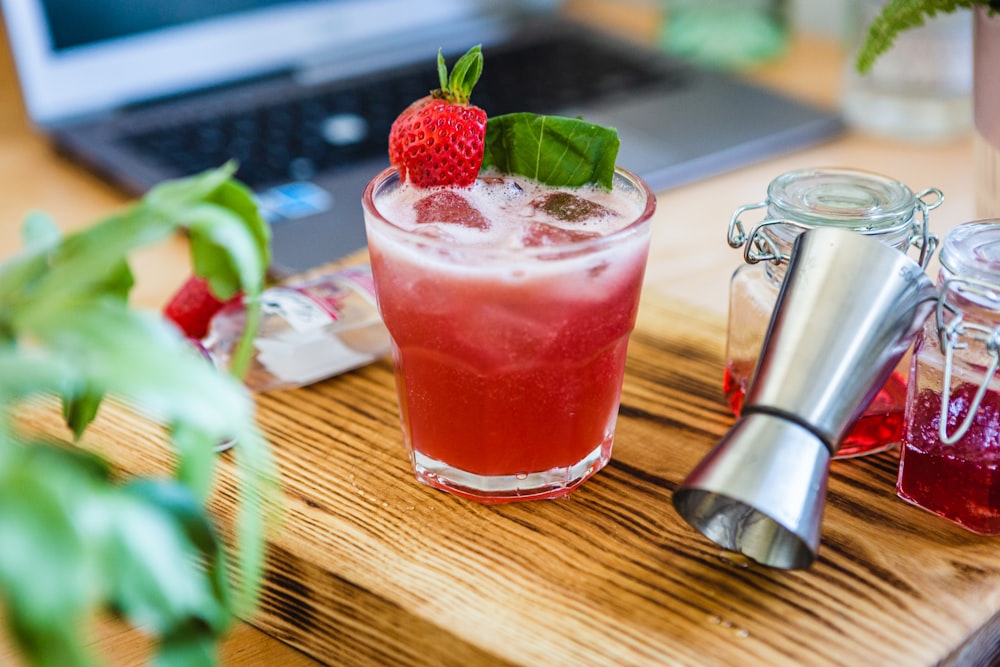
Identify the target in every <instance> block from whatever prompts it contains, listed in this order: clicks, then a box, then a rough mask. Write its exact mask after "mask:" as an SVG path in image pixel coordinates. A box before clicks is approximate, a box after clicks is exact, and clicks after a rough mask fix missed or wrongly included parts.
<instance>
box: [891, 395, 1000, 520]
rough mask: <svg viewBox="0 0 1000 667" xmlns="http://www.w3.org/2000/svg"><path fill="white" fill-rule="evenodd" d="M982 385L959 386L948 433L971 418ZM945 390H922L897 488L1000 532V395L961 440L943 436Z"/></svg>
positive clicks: (910, 418)
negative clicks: (940, 432)
mask: <svg viewBox="0 0 1000 667" xmlns="http://www.w3.org/2000/svg"><path fill="white" fill-rule="evenodd" d="M976 391H977V387H976V385H974V384H971V383H963V384H960V385H958V386H957V387H956V388H955V390H954V391H953V392H952V395H951V400H950V403H949V406H948V424H947V426H948V431H947V432H948V433H949V434H951V433H954V432H955V431H957V430H958V427H959V425H960V424H961V423H962V422H963V421H964V420H965V418H966V415H967V414H968V411H969V405H970V403H971V402H972V399H973V397H974V396H975V394H976ZM940 421H941V393H940V392H938V391H935V390H932V389H924V390H921V391H920V393H919V394H917V396H916V399H915V401H914V402H913V404H912V405H911V408H910V413H909V414H908V415H907V423H906V427H905V432H904V435H903V447H902V451H901V458H900V464H899V480H898V482H897V485H896V491H897V493H898V494H899V497H900V498H903V499H904V500H907V501H909V502H911V503H913V504H915V505H918V506H920V507H922V508H924V509H926V510H928V511H930V512H933V513H934V514H937V515H939V516H942V517H944V518H946V519H950V520H951V521H954V522H955V523H957V524H959V525H960V526H963V527H965V528H967V529H969V530H971V531H973V532H976V533H981V534H983V535H996V534H1000V470H998V468H1000V394H998V393H997V392H995V391H992V390H989V391H987V392H986V395H985V396H984V397H983V402H982V404H981V405H980V406H979V409H978V410H977V411H976V416H975V417H974V418H973V421H972V426H971V427H970V428H969V431H968V432H967V433H966V434H965V435H964V436H963V437H962V438H961V439H960V440H959V441H958V442H956V443H955V444H953V445H946V444H944V443H942V442H941V441H940V439H939V437H938V425H939V424H940Z"/></svg>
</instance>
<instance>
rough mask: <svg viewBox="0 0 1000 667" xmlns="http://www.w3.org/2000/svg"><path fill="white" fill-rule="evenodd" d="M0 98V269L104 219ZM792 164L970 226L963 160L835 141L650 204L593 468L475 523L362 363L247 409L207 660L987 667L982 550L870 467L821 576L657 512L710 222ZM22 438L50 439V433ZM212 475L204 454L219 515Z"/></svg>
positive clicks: (713, 426)
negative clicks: (845, 169)
mask: <svg viewBox="0 0 1000 667" xmlns="http://www.w3.org/2000/svg"><path fill="white" fill-rule="evenodd" d="M842 61H843V54H842V53H841V52H840V50H839V48H838V47H837V46H836V45H835V44H831V43H827V42H823V41H820V40H813V39H804V38H800V39H797V40H796V41H795V43H794V44H793V47H792V49H791V51H790V54H789V55H788V56H787V57H786V58H784V59H782V60H781V61H780V62H778V63H775V64H773V65H769V66H767V67H765V68H762V69H761V70H759V71H757V72H754V73H753V74H752V75H753V76H754V77H755V78H757V79H758V80H760V81H763V82H765V83H766V84H768V85H774V86H776V87H779V88H782V89H785V90H788V91H790V92H792V93H793V94H795V95H798V96H800V97H802V98H805V99H809V100H813V101H816V102H818V103H821V104H827V105H833V104H835V103H836V95H837V90H838V87H839V76H840V68H841V63H842ZM0 95H2V99H3V100H4V104H3V105H2V107H0V187H2V188H3V190H2V191H3V194H4V196H3V197H0V258H3V257H6V256H9V255H10V254H12V253H13V252H14V251H15V250H16V249H17V248H18V247H19V246H20V242H19V240H18V233H17V227H18V225H19V221H20V219H21V218H22V217H23V214H24V213H25V212H26V211H27V210H29V209H32V208H40V209H43V210H46V211H47V212H49V213H50V214H51V215H52V216H53V217H54V218H55V219H56V220H58V221H59V222H60V223H61V224H62V225H63V226H64V227H66V228H73V227H77V226H80V225H83V224H86V223H88V222H90V221H92V220H94V219H95V218H97V217H98V216H101V215H103V214H106V213H107V212H108V211H110V210H112V209H113V208H115V207H117V206H120V205H121V204H122V203H123V202H124V201H125V200H124V199H123V197H122V196H121V195H120V194H119V193H117V192H115V191H114V190H112V189H111V188H109V187H107V186H106V185H104V184H102V183H100V182H99V181H97V180H96V179H94V178H93V177H91V176H89V175H88V174H86V173H84V172H83V171H81V170H79V169H78V168H76V167H74V166H73V165H71V164H69V163H67V162H64V161H62V160H61V159H59V158H57V157H55V156H54V155H53V154H52V153H51V152H50V151H49V149H48V148H47V146H46V145H45V143H44V142H43V141H42V139H40V138H39V137H38V136H37V135H35V134H34V133H32V132H31V131H30V130H29V128H28V127H27V124H26V122H25V120H24V117H23V114H22V113H21V111H20V107H19V105H18V103H17V97H16V92H15V87H14V78H13V73H12V71H11V68H10V63H9V60H8V59H7V58H6V50H4V60H3V61H2V62H0ZM803 166H850V167H861V168H866V169H870V170H873V171H878V172H882V173H885V174H887V175H891V176H893V177H895V178H898V179H900V180H902V181H904V182H905V183H907V184H909V185H911V187H913V188H914V189H921V188H924V187H928V186H931V185H933V186H936V187H939V188H941V189H942V190H943V191H944V192H945V195H946V203H945V205H944V206H942V207H941V208H940V209H939V210H938V211H935V213H934V215H933V227H934V229H935V231H937V232H938V233H943V232H944V231H946V230H947V229H948V228H950V227H951V226H953V225H955V224H957V223H959V222H963V221H965V220H969V219H972V218H973V217H974V215H975V214H974V211H973V199H972V167H971V142H970V141H969V140H962V141H958V142H954V143H950V144H946V145H934V146H910V145H901V144H897V143H891V142H888V141H883V140H879V139H875V138H872V137H866V136H862V135H859V134H854V133H848V134H846V135H845V136H844V137H842V138H839V139H837V140H835V141H832V142H829V143H827V144H824V145H822V146H818V147H815V148H812V149H809V150H803V151H799V152H796V153H794V154H791V155H787V156H783V157H779V158H775V159H772V160H768V161H766V162H764V163H762V164H759V165H755V166H753V167H749V168H745V169H741V170H739V171H737V172H733V173H730V174H727V175H724V176H719V177H716V178H712V179H708V180H706V181H703V182H700V183H697V184H694V185H689V186H685V187H683V188H678V189H676V190H671V191H667V192H662V193H659V209H658V212H657V214H656V218H655V223H654V225H655V226H654V241H653V249H652V252H651V256H650V263H649V269H648V274H647V281H646V285H645V291H644V301H643V306H642V309H641V311H640V316H639V323H638V326H637V329H636V332H635V335H634V337H633V339H632V344H631V347H630V358H629V364H628V372H627V378H626V382H625V389H624V396H623V403H622V411H621V420H620V424H619V429H618V432H617V438H616V445H615V453H614V458H613V460H612V462H611V464H610V465H609V466H608V468H607V469H605V470H604V471H602V472H601V473H600V474H599V475H597V476H596V477H595V478H594V479H592V480H590V481H589V482H588V483H587V484H586V485H584V487H582V488H581V489H580V490H579V491H577V492H576V493H574V494H573V495H572V496H571V497H569V498H566V499H562V500H558V501H547V502H536V503H525V504H515V505H506V506H481V505H478V504H475V503H471V502H468V501H463V500H460V499H457V498H454V497H452V496H449V495H446V494H443V493H440V492H437V491H434V490H432V489H429V488H426V487H423V486H421V485H419V484H417V483H416V482H415V481H414V480H413V478H412V475H411V473H410V471H409V468H408V463H407V461H406V459H405V454H404V452H403V447H402V442H401V436H400V433H399V428H398V424H397V413H396V407H395V398H394V394H393V389H392V375H391V368H390V366H389V364H388V362H386V361H381V362H379V363H376V364H373V365H371V366H369V367H367V368H364V369H361V370H359V371H357V372H353V373H349V374H347V375H344V376H341V377H338V378H334V379H332V380H330V381H327V382H323V383H320V384H317V385H314V386H312V387H309V388H306V389H302V390H297V391H292V392H276V393H273V394H268V395H262V396H261V397H260V400H259V407H260V420H261V423H262V425H263V427H264V429H265V431H266V432H267V434H268V436H269V438H270V440H271V442H272V445H273V448H274V451H275V453H276V455H277V456H278V458H279V461H280V464H281V471H282V476H283V483H284V488H285V491H286V500H287V512H288V513H287V517H286V521H285V525H284V526H283V529H282V530H281V532H280V533H278V534H276V535H275V536H274V538H273V540H272V542H271V545H270V550H271V559H270V570H269V578H268V582H267V586H266V589H265V595H264V599H263V604H262V608H261V610H260V613H259V614H258V615H257V616H256V617H254V618H251V619H248V620H249V622H250V624H252V626H256V627H252V626H251V625H246V624H244V625H241V626H239V627H238V628H237V630H236V631H235V632H234V634H233V636H232V637H231V638H230V639H229V640H228V641H227V642H226V644H225V646H224V651H225V653H224V656H225V660H226V663H227V664H240V665H242V664H275V665H278V664H280V665H292V666H295V665H307V664H313V661H312V659H310V658H308V657H306V654H309V655H311V656H313V657H314V658H315V659H317V660H319V661H322V662H325V663H328V664H334V665H393V664H401V665H409V664H432V665H479V664H483V665H529V664H595V665H649V664H717V665H731V664H761V665H779V664H788V665H799V664H810V665H812V664H831V665H859V664H879V665H890V664H898V665H920V664H933V663H935V662H937V661H942V660H950V661H953V662H956V664H958V663H959V662H960V661H961V660H963V659H964V658H968V656H969V653H964V654H963V653H960V652H959V651H962V650H965V651H969V652H975V651H981V650H986V649H990V648H991V647H992V644H991V642H993V643H995V642H996V634H997V626H998V623H1000V621H998V616H997V615H998V613H1000V560H998V559H997V558H996V554H997V552H998V551H997V547H998V544H1000V543H998V542H997V541H995V540H990V539H986V538H981V537H976V536H973V535H971V534H969V533H966V532H964V531H962V530H960V529H958V528H955V527H953V526H952V525H951V524H949V523H947V522H945V521H942V520H939V519H937V518H935V517H933V516H931V515H929V514H927V513H925V512H922V511H920V510H918V509H916V508H914V507H911V506H909V505H907V504H905V503H903V502H902V501H900V500H898V499H897V498H896V497H895V495H894V488H893V484H894V476H895V465H896V462H895V455H894V454H892V453H887V454H881V455H878V456H873V457H868V458H865V459H862V460H855V461H851V462H838V463H836V464H834V466H833V468H832V471H831V481H830V494H829V499H828V508H827V513H826V516H825V520H824V526H823V542H822V545H821V549H820V558H819V560H818V561H817V562H816V564H815V565H814V566H813V567H812V568H810V569H809V570H807V571H801V572H783V571H776V570H769V569H767V568H763V567H760V566H758V565H755V564H753V563H752V562H748V561H747V559H745V558H743V557H740V556H736V555H734V554H730V553H726V552H724V551H722V550H721V549H719V548H718V547H716V546H715V545H713V544H712V543H710V542H708V541H707V540H705V539H704V538H702V537H701V536H700V535H699V534H697V533H696V532H695V531H694V530H693V529H691V528H690V527H689V526H687V524H685V523H684V522H683V521H682V520H681V519H680V518H679V517H678V515H677V514H676V513H675V512H674V510H673V508H672V506H671V504H670V494H671V492H672V491H673V489H674V488H676V486H677V484H678V483H679V482H680V481H681V479H683V477H684V476H685V475H686V474H687V472H688V471H689V470H690V469H691V467H693V466H694V465H695V463H696V462H697V461H698V460H699V459H700V458H701V457H702V456H703V455H704V454H705V453H706V452H707V451H708V449H709V448H710V447H711V446H712V444H713V443H714V442H715V441H716V440H717V438H718V437H719V436H721V435H722V434H723V433H724V432H725V431H726V429H727V428H728V427H729V425H730V424H731V423H732V417H731V416H730V415H729V414H728V412H727V411H726V408H725V405H724V403H723V400H722V396H721V391H720V387H719V380H720V378H721V373H722V363H723V341H724V335H725V332H724V313H725V309H726V294H727V290H728V280H729V275H730V273H731V271H732V269H733V268H735V267H736V266H737V265H738V263H739V262H740V261H741V258H740V254H739V253H738V252H737V251H734V250H732V249H730V248H729V247H728V246H727V245H726V243H725V230H726V223H727V221H728V218H729V216H730V214H731V212H732V210H733V209H734V208H735V207H736V206H738V205H740V204H743V203H746V202H751V201H758V200H760V199H761V198H763V195H764V190H765V188H766V186H767V183H768V182H769V181H770V180H771V179H772V178H773V177H774V176H776V175H778V174H780V173H782V172H784V171H787V170H789V169H792V168H797V167H803ZM185 251H186V248H185V245H184V242H183V241H182V240H180V239H177V240H175V241H173V242H171V243H168V244H166V245H165V246H163V247H160V248H157V249H154V250H152V251H149V252H148V253H144V254H143V256H142V257H141V258H139V261H138V262H136V266H135V268H136V272H137V274H138V279H139V285H138V290H137V293H136V297H137V301H138V303H139V304H140V305H145V306H149V307H158V306H159V305H160V304H162V303H163V300H164V299H165V298H166V297H167V296H168V295H169V294H170V293H171V292H172V291H173V289H175V287H176V286H177V285H178V284H179V283H180V282H181V281H183V280H184V278H185V277H186V275H187V273H188V267H187V258H186V254H185ZM27 418H29V419H32V420H34V421H36V422H37V423H39V424H40V425H43V426H46V427H48V428H52V429H56V428H58V418H57V416H56V415H54V414H53V413H51V412H47V411H44V410H42V411H39V413H38V414H32V415H28V416H27ZM156 437H157V436H156V435H155V434H154V433H152V432H151V431H150V427H149V426H148V425H147V424H144V423H143V422H141V421H138V420H136V419H135V418H133V417H132V416H131V415H128V414H127V413H124V412H121V411H116V410H115V409H113V408H111V409H108V410H107V411H106V412H105V413H104V414H102V416H101V418H100V419H99V420H98V422H97V423H96V424H95V425H94V428H93V429H92V430H91V431H90V432H89V434H88V436H87V438H86V440H85V444H86V445H87V446H90V447H93V448H94V449H97V450H99V451H102V452H104V453H106V454H108V455H109V456H111V457H112V458H113V459H114V460H115V461H116V462H117V463H118V464H119V465H121V466H122V468H123V469H124V470H126V471H129V472H136V473H144V472H151V471H156V470H161V469H163V468H164V467H165V466H167V465H168V455H167V452H166V450H165V449H164V448H162V447H158V446H155V442H154V443H153V444H152V445H151V446H150V447H148V448H146V447H136V446H134V444H132V446H126V443H136V442H153V441H155V439H156ZM230 472H231V471H230V469H229V463H228V460H227V459H226V458H225V457H223V458H222V481H221V487H222V491H223V492H222V493H220V494H219V499H218V500H217V501H216V504H215V508H216V510H217V511H218V513H219V514H220V516H221V517H223V518H225V517H227V516H228V507H227V505H226V503H225V500H224V498H225V496H226V493H225V491H226V488H227V486H229V485H231V483H232V482H231V476H230ZM257 628H259V629H260V630H263V632H261V631H260V630H259V629H257ZM273 638H277V639H278V640H281V641H280V642H279V641H275V640H274V639H273ZM97 641H98V642H99V645H100V649H101V650H104V651H107V652H108V653H109V654H110V655H111V657H112V660H113V664H122V665H133V664H139V663H140V661H141V659H142V658H141V656H142V655H143V654H144V651H145V644H144V641H143V639H142V638H141V636H139V635H138V633H136V632H134V631H126V630H124V629H122V628H118V627H115V626H108V625H106V624H104V625H100V626H99V628H98V639H97ZM282 642H285V643H282ZM286 643H287V645H290V646H293V647H295V648H296V649H298V650H293V649H290V648H288V646H286ZM299 651H301V652H299ZM8 659H9V660H14V658H12V657H11V653H10V649H9V648H7V649H4V648H3V647H0V662H4V663H6V662H7V661H9V660H8ZM15 664H16V662H15Z"/></svg>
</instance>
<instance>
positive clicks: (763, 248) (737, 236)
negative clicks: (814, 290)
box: [727, 201, 809, 264]
mask: <svg viewBox="0 0 1000 667" xmlns="http://www.w3.org/2000/svg"><path fill="white" fill-rule="evenodd" d="M767 206H768V202H767V201H762V202H757V203H756V204H745V205H743V206H740V207H739V208H738V209H736V211H735V212H734V213H733V217H731V218H730V219H729V231H728V234H727V240H728V241H729V246H730V247H731V248H743V260H744V261H745V262H746V263H747V264H757V263H758V262H771V263H773V264H781V263H783V262H787V261H788V260H789V256H788V255H786V254H783V253H782V252H781V248H779V247H778V244H777V242H775V240H774V238H772V237H771V236H769V235H767V234H763V233H762V232H763V230H764V229H765V228H766V227H770V226H771V225H788V226H791V227H798V228H799V229H801V230H803V231H805V230H807V229H809V227H808V226H806V225H803V224H801V223H798V222H795V221H794V220H764V221H762V222H759V223H757V224H756V225H754V226H753V228H752V229H751V230H750V234H749V235H748V234H747V233H746V229H745V228H744V226H743V221H742V220H740V216H742V215H743V214H744V213H746V212H747V211H752V210H754V209H758V208H767Z"/></svg>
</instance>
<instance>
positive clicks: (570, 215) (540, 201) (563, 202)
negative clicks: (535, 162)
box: [531, 192, 615, 222]
mask: <svg viewBox="0 0 1000 667" xmlns="http://www.w3.org/2000/svg"><path fill="white" fill-rule="evenodd" d="M531 206H532V207H533V208H535V209H536V210H539V211H545V212H546V213H548V214H549V215H550V216H552V217H553V218H555V219H556V220H564V221H566V222H580V221H581V220H589V219H592V218H606V217H608V216H611V215H614V214H615V213H614V211H612V210H611V209H609V208H606V207H604V206H601V205H600V204H598V203H597V202H592V201H590V200H589V199H584V198H583V197H580V196H578V195H575V194H573V193H572V192H550V193H548V194H544V195H542V196H541V197H536V198H535V199H533V200H532V202H531Z"/></svg>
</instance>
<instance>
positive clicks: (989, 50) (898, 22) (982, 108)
mask: <svg viewBox="0 0 1000 667" xmlns="http://www.w3.org/2000/svg"><path fill="white" fill-rule="evenodd" d="M960 8H970V9H972V10H973V105H974V109H975V117H974V120H975V129H976V136H975V148H974V150H975V163H976V207H977V211H978V212H979V215H981V216H983V217H986V216H1000V78H998V77H997V75H996V73H997V71H1000V0H889V1H888V2H887V3H886V4H885V6H884V7H883V8H882V11H881V13H880V14H879V15H878V16H877V17H876V18H875V20H874V21H872V23H871V25H870V26H869V28H868V33H867V35H866V37H865V40H864V42H863V43H862V46H861V50H860V51H859V53H858V58H857V62H856V66H857V69H858V71H859V72H861V73H865V72H867V71H868V70H870V69H871V66H872V64H873V63H874V62H875V60H876V59H877V58H878V57H879V56H880V55H881V54H883V53H885V52H886V51H887V50H888V49H890V48H891V47H892V44H893V40H894V39H895V38H896V36H897V35H899V33H901V32H902V31H904V30H908V29H910V28H915V27H917V26H920V25H923V23H924V21H926V20H927V19H928V18H930V17H933V16H935V15H937V14H938V13H948V12H954V11H956V10H957V9H960Z"/></svg>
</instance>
